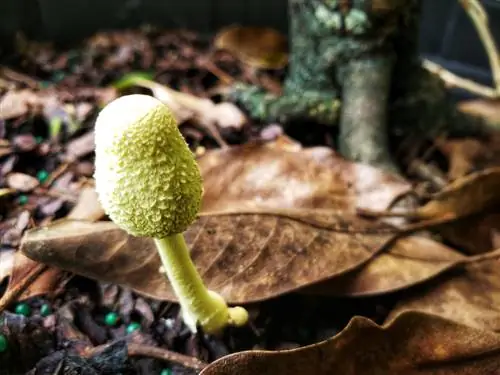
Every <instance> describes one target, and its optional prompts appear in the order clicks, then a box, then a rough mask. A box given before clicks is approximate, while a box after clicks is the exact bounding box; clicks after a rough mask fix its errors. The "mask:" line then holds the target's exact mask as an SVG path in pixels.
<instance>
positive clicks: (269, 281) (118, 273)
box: [21, 210, 397, 303]
mask: <svg viewBox="0 0 500 375" xmlns="http://www.w3.org/2000/svg"><path fill="white" fill-rule="evenodd" d="M185 236H186V241H187V242H188V245H189V247H190V248H191V249H192V250H191V255H192V258H193V261H194V263H195V264H196V266H197V268H198V269H199V271H200V273H201V275H202V277H203V278H204V280H205V282H206V283H207V286H208V288H209V289H211V290H215V291H217V292H219V293H220V294H222V295H223V296H224V297H225V298H226V299H227V301H228V302H230V303H248V302H255V301H261V300H265V299H269V298H272V297H275V296H278V295H281V294H283V293H287V292H290V291H293V290H296V289H299V288H302V287H304V286H306V285H310V284H313V283H316V282H319V281H323V280H325V279H329V278H331V277H334V276H339V275H341V274H344V273H345V272H348V271H350V270H353V269H355V268H356V267H359V266H361V265H363V264H364V263H366V262H367V261H369V260H370V259H371V258H373V256H375V254H377V253H378V252H380V251H381V250H383V249H384V247H385V246H386V245H387V244H388V242H389V241H390V240H391V239H392V238H393V236H394V229H393V228H392V227H390V226H388V225H387V224H383V223H374V222H369V221H364V220H361V219H359V218H357V217H355V216H349V215H347V214H345V213H341V214H338V213H336V212H335V211H330V210H328V211H321V210H310V211H308V210H281V211H279V210H274V211H272V210H270V211H267V212H266V211H257V210H256V211H255V212H253V213H252V212H250V211H249V212H247V213H244V212H239V213H234V214H230V213H211V214H208V213H207V214H204V215H203V216H202V217H201V218H200V219H199V220H197V221H196V222H195V223H194V224H193V225H192V226H191V227H190V228H189V229H188V230H187V231H186V232H185ZM396 246H397V245H396ZM21 249H22V251H23V253H24V254H26V255H27V256H29V257H30V258H32V259H33V260H36V261H39V262H42V263H45V264H48V265H51V266H56V267H59V268H61V269H64V270H67V271H71V272H74V273H76V274H80V275H83V276H87V277H89V278H92V279H98V280H101V281H106V282H111V283H116V284H120V285H125V286H129V287H131V288H132V289H134V290H136V291H137V292H140V293H143V294H145V295H147V296H150V297H155V298H158V299H165V300H174V299H175V297H174V294H173V293H172V291H171V289H170V286H169V284H168V283H167V282H166V281H165V278H164V276H163V275H162V274H160V273H159V269H160V265H161V263H160V259H159V256H158V254H157V251H156V249H155V245H154V243H153V241H152V240H151V239H149V238H137V237H132V236H129V235H127V233H126V232H124V231H123V230H121V229H119V228H118V227H117V226H116V225H115V224H113V223H110V222H99V223H87V222H79V221H70V220H64V221H61V222H56V223H54V224H52V225H50V226H48V227H46V228H39V229H33V230H30V231H28V232H27V234H26V236H25V237H24V238H23V241H22V245H21Z"/></svg>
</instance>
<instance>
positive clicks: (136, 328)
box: [127, 322, 141, 333]
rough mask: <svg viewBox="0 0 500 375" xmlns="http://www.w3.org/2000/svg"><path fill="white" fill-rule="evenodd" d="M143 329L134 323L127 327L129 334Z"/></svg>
mask: <svg viewBox="0 0 500 375" xmlns="http://www.w3.org/2000/svg"><path fill="white" fill-rule="evenodd" d="M140 328H141V325H140V324H139V323H137V322H132V323H130V324H129V325H128V326H127V333H132V332H134V331H137V330H138V329H140Z"/></svg>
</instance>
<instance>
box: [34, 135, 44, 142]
mask: <svg viewBox="0 0 500 375" xmlns="http://www.w3.org/2000/svg"><path fill="white" fill-rule="evenodd" d="M35 141H36V143H37V144H40V143H42V142H43V137H40V136H37V137H35Z"/></svg>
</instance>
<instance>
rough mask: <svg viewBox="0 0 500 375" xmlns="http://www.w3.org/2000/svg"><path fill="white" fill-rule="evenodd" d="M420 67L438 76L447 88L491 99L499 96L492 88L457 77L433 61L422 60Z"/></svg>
mask: <svg viewBox="0 0 500 375" xmlns="http://www.w3.org/2000/svg"><path fill="white" fill-rule="evenodd" d="M422 66H423V67H424V68H425V69H427V70H428V71H429V72H431V73H433V74H436V75H437V76H439V78H441V80H442V81H443V82H444V83H445V84H446V86H448V87H457V88H460V89H464V90H467V91H469V92H471V93H473V94H476V95H480V96H484V97H486V98H491V99H494V98H497V97H498V96H499V93H498V92H497V91H496V90H495V89H494V88H491V87H488V86H484V85H481V84H480V83H477V82H474V81H472V80H470V79H467V78H462V77H459V76H457V75H456V74H454V73H452V72H450V71H449V70H447V69H445V68H443V67H442V66H441V65H439V64H436V63H435V62H433V61H429V60H424V61H423V62H422Z"/></svg>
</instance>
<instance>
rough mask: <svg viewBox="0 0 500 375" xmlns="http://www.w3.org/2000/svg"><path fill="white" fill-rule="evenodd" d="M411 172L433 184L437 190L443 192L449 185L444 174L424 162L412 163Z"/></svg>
mask: <svg viewBox="0 0 500 375" xmlns="http://www.w3.org/2000/svg"><path fill="white" fill-rule="evenodd" d="M409 171H410V172H411V173H413V174H415V175H417V176H418V177H420V178H422V179H424V180H425V181H427V182H430V183H431V184H432V187H433V188H434V189H435V190H441V189H442V188H444V187H445V186H446V184H447V181H446V177H445V176H444V174H443V172H441V170H439V169H438V168H437V167H436V166H435V165H433V164H426V163H424V162H423V161H422V160H419V159H415V160H413V161H412V162H411V163H410V167H409Z"/></svg>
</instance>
